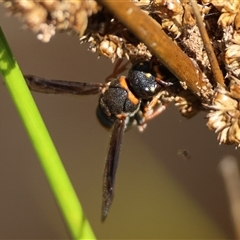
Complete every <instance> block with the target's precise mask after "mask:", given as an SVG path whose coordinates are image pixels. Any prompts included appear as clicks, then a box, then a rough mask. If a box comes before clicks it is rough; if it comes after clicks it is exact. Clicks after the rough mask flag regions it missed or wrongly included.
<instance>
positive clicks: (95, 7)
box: [4, 0, 240, 146]
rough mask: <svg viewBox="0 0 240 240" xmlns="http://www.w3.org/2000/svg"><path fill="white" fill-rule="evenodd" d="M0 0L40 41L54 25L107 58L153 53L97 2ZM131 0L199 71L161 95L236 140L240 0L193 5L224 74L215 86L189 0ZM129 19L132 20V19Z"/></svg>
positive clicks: (239, 135)
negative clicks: (202, 113)
mask: <svg viewBox="0 0 240 240" xmlns="http://www.w3.org/2000/svg"><path fill="white" fill-rule="evenodd" d="M101 2H103V0H102V1H101ZM4 3H5V5H6V7H7V8H8V9H9V11H10V12H11V13H13V14H17V15H19V16H20V17H21V18H22V19H23V21H24V23H25V25H26V26H27V27H28V28H30V29H32V30H33V31H34V32H36V34H37V37H38V39H40V40H42V41H49V40H50V39H51V37H52V36H53V35H54V34H55V32H56V31H74V32H76V33H77V34H78V35H79V37H80V41H81V42H89V49H90V50H91V51H93V52H97V53H98V54H99V55H104V56H106V57H108V58H109V59H110V60H111V61H112V62H114V61H115V60H116V59H118V58H123V57H126V58H128V59H129V60H130V61H131V62H132V63H135V62H138V61H143V60H149V59H151V57H152V52H151V51H150V50H149V48H148V47H147V46H146V45H145V44H144V42H143V41H140V40H139V39H138V38H137V37H136V36H134V35H133V34H132V33H131V32H130V31H129V30H128V29H127V28H126V27H125V26H124V25H123V24H122V23H121V22H120V21H119V20H118V19H116V18H114V16H113V14H112V13H111V12H110V11H109V10H108V9H107V8H105V7H103V6H102V5H101V4H100V3H99V2H96V1H87V0H82V1H80V0H79V1H77V0H75V1H69V0H62V1H57V0H52V1H51V0H42V1H38V0H33V1H24V0H23V1H15V0H12V1H10V0H4ZM135 4H136V5H137V6H138V7H139V8H140V9H141V10H142V11H143V12H145V13H147V14H148V15H149V16H150V17H151V18H153V19H154V20H156V22H157V23H158V24H159V26H160V27H161V28H162V29H163V30H164V31H165V33H166V34H167V35H168V36H169V39H171V41H172V42H173V43H174V44H176V45H178V46H179V47H180V49H181V50H182V51H183V52H184V53H185V54H187V56H188V57H189V58H190V59H191V61H192V63H193V66H194V68H195V71H196V73H198V74H199V76H200V83H201V84H199V83H197V84H196V86H197V89H198V91H199V92H197V91H196V89H193V88H191V87H189V84H188V82H186V81H185V80H182V79H179V85H178V86H177V87H175V88H172V87H171V88H169V90H166V92H165V94H164V98H163V100H162V101H165V102H166V101H175V103H176V105H177V106H179V109H180V112H181V114H182V115H183V116H185V117H188V118H190V117H192V116H194V115H195V114H196V113H197V112H198V111H200V110H205V111H207V112H208V114H207V118H208V123H207V126H208V127H209V128H210V129H213V130H214V131H215V132H217V133H218V139H219V141H220V143H225V144H235V145H236V146H239V145H240V114H239V112H240V104H239V101H240V97H239V96H240V95H239V93H240V66H239V65H240V11H239V8H240V1H239V0H202V1H200V0H199V1H198V8H199V10H200V13H201V16H202V18H203V22H204V24H205V27H206V29H207V32H208V35H209V38H210V41H211V44H212V46H213V49H214V52H215V54H216V57H217V61H218V64H219V67H220V69H221V72H222V73H223V76H224V85H223V86H219V84H218V83H217V81H216V80H214V78H213V73H212V69H211V66H210V63H209V58H208V56H207V53H206V51H205V47H204V44H203V41H202V37H201V35H200V32H199V28H198V27H197V26H196V21H195V16H194V12H193V10H192V6H191V4H190V1H189V0H180V1H177V0H142V1H141V0H140V1H136V2H135ZM119 7H120V6H119ZM132 21H133V22H134V21H135V22H136V20H135V19H132ZM203 106H204V107H203Z"/></svg>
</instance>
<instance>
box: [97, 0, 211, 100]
mask: <svg viewBox="0 0 240 240" xmlns="http://www.w3.org/2000/svg"><path fill="white" fill-rule="evenodd" d="M99 1H100V3H101V4H102V5H104V6H106V7H107V8H108V9H109V10H110V11H111V12H112V13H113V14H114V15H115V16H116V17H117V18H118V19H119V20H120V21H121V22H122V23H123V24H124V25H125V26H126V27H127V28H128V29H129V30H130V31H131V32H132V33H133V34H135V36H137V37H138V38H139V39H140V40H141V41H142V42H143V43H145V44H146V46H147V47H148V48H149V50H150V51H151V52H152V53H153V54H154V55H155V56H156V57H157V58H158V59H159V60H160V61H161V62H162V63H163V64H164V65H165V66H166V67H167V68H168V69H169V70H170V71H171V72H172V73H173V74H174V75H175V76H176V77H177V78H178V79H179V80H180V81H182V82H185V83H186V85H187V87H189V89H191V91H192V92H193V93H194V94H196V95H197V96H199V97H200V98H202V100H203V101H204V100H206V101H207V100H208V99H207V97H206V95H205V94H203V93H202V91H201V90H202V89H206V91H207V90H209V91H211V90H210V88H211V87H210V86H209V85H207V83H205V82H203V81H202V78H201V75H202V74H201V70H200V69H196V67H195V66H194V65H193V63H192V62H191V60H190V59H189V58H188V56H187V55H185V54H184V53H183V52H182V50H181V49H180V48H179V47H178V46H177V45H176V44H174V42H173V41H172V40H170V38H169V37H168V36H167V35H166V34H165V33H164V31H163V30H162V29H161V27H160V25H159V24H158V23H157V22H156V21H155V20H154V19H152V18H151V17H150V16H148V15H147V14H146V13H144V12H143V11H141V9H140V8H139V7H137V6H136V5H135V4H134V3H132V2H129V0H121V2H120V3H119V1H114V0H112V1H109V0H99ZM136 19H137V24H136Z"/></svg>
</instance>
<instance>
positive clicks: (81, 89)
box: [24, 75, 103, 95]
mask: <svg viewBox="0 0 240 240" xmlns="http://www.w3.org/2000/svg"><path fill="white" fill-rule="evenodd" d="M24 77H25V80H26V82H27V85H28V87H29V88H30V90H32V91H35V92H41V93H49V94H75V95H94V94H98V93H100V92H101V90H102V88H103V84H102V83H85V82H70V81H64V80H54V79H46V78H42V77H37V76H33V75H25V76H24Z"/></svg>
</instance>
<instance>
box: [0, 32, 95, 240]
mask: <svg viewBox="0 0 240 240" xmlns="http://www.w3.org/2000/svg"><path fill="white" fill-rule="evenodd" d="M0 72H1V73H2V76H3V79H4V81H5V85H6V87H7V89H8V91H9V93H10V95H11V97H12V100H13V102H14V104H15V106H16V108H17V110H18V112H19V114H20V117H21V119H22V121H23V124H24V126H25V128H26V130H27V133H28V135H29V138H30V141H31V142H32V145H33V147H34V149H35V151H36V153H37V156H38V158H39V161H40V163H41V166H42V168H43V171H44V173H45V175H46V178H47V180H48V182H49V185H50V187H51V189H52V192H53V194H54V196H55V198H56V200H57V203H58V205H59V208H60V209H61V212H62V214H63V217H64V219H65V221H66V225H67V226H68V229H69V231H70V233H71V236H72V238H73V239H95V236H94V233H93V232H92V230H91V227H90V225H89V222H88V221H87V219H86V218H85V217H84V215H83V211H82V207H81V205H80V203H79V200H78V198H77V195H76V193H75V191H74V189H73V186H72V184H71V182H70V180H69V178H68V175H67V173H66V171H65V169H64V167H63V165H62V162H61V160H60V158H59V155H58V153H57V151H56V149H55V146H54V144H53V142H52V140H51V138H50V136H49V133H48V131H47V129H46V126H45V124H44V122H43V120H42V118H41V116H40V113H39V111H38V109H37V107H36V104H35V102H34V100H33V98H32V95H31V93H30V91H29V89H28V87H27V85H26V82H25V80H24V77H23V75H22V73H21V71H20V69H19V67H18V64H17V62H16V61H15V59H14V58H13V55H12V53H11V50H10V48H9V46H8V44H7V41H6V39H5V37H4V34H3V32H2V29H1V28H0Z"/></svg>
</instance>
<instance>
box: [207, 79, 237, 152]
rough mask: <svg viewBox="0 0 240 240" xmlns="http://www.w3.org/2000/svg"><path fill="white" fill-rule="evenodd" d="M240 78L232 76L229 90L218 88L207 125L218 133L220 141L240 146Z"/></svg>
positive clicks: (210, 107)
mask: <svg viewBox="0 0 240 240" xmlns="http://www.w3.org/2000/svg"><path fill="white" fill-rule="evenodd" d="M239 93H240V80H239V79H237V78H235V77H231V80H230V87H229V90H226V89H224V88H218V89H217V90H216V92H215V95H214V98H213V101H212V104H211V105H210V106H208V108H209V109H211V110H210V113H208V115H207V118H208V122H207V126H208V127H209V128H210V129H211V130H215V132H217V133H218V140H219V143H220V144H221V143H224V144H234V145H236V146H237V147H239V146H240V102H239V101H240V97H239Z"/></svg>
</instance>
